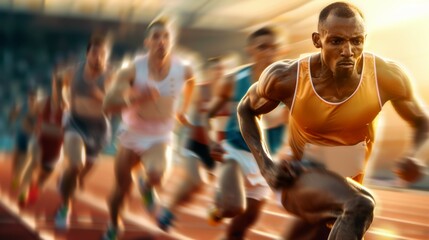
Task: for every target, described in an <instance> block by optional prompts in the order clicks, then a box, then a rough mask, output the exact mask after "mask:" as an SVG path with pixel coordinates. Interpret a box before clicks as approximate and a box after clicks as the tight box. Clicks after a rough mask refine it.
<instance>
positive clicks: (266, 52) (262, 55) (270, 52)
mask: <svg viewBox="0 0 429 240" xmlns="http://www.w3.org/2000/svg"><path fill="white" fill-rule="evenodd" d="M249 52H250V55H251V57H252V58H253V61H255V62H256V63H266V64H271V63H273V62H274V61H275V60H276V57H277V43H276V38H275V36H273V35H262V36H258V37H256V38H254V39H252V40H251V42H250V44H249Z"/></svg>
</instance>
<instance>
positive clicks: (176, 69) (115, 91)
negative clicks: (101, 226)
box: [103, 20, 194, 239]
mask: <svg viewBox="0 0 429 240" xmlns="http://www.w3.org/2000/svg"><path fill="white" fill-rule="evenodd" d="M171 34H172V33H171V29H170V25H169V23H168V22H167V21H164V20H157V21H154V22H153V23H152V24H150V25H149V27H148V29H147V36H146V39H145V46H146V47H147V48H148V53H147V55H144V56H141V57H138V58H136V60H135V62H134V64H132V65H131V66H130V67H129V68H127V69H124V70H122V71H121V72H120V73H119V74H118V77H117V79H116V81H115V82H114V83H113V87H112V88H111V89H110V91H109V92H108V94H107V96H106V98H105V101H104V109H105V111H109V112H111V111H114V110H122V125H121V127H120V130H119V137H118V138H119V151H118V154H117V157H116V161H115V176H116V186H115V189H114V191H113V193H112V196H111V199H110V202H109V208H110V217H111V222H110V225H109V228H108V230H107V231H106V233H105V234H104V236H103V239H117V235H118V226H119V212H120V210H121V207H122V205H123V200H124V197H125V196H126V195H127V194H128V193H129V190H130V187H131V183H132V178H131V172H132V170H133V168H135V167H137V166H138V165H140V163H141V164H143V166H144V170H145V171H144V172H143V173H142V174H139V177H138V184H139V190H140V192H141V194H142V198H143V203H144V205H145V208H146V210H148V212H149V213H151V214H154V211H155V193H154V190H153V187H154V186H157V185H160V183H161V179H162V177H163V175H164V170H165V167H166V150H167V147H168V146H169V144H170V141H171V137H172V133H173V128H174V122H175V117H174V116H175V115H176V117H177V120H178V121H179V122H180V123H182V124H185V125H186V124H188V122H187V120H186V117H185V114H184V113H185V112H186V111H187V108H188V106H189V104H190V100H191V95H192V90H193V86H194V78H193V74H192V71H191V69H190V67H188V66H186V65H185V64H184V63H183V62H182V61H181V59H180V58H178V57H177V56H175V55H172V54H171V46H172V44H171V43H172V41H171V40H172V35H171ZM181 95H183V96H185V98H184V100H183V104H182V106H181V107H180V108H179V109H176V105H177V103H178V100H179V97H180V96H181ZM176 113H177V114H176Z"/></svg>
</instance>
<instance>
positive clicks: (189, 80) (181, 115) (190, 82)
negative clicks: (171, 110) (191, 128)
mask: <svg viewBox="0 0 429 240" xmlns="http://www.w3.org/2000/svg"><path fill="white" fill-rule="evenodd" d="M194 86H195V77H194V74H193V72H192V69H191V67H189V66H186V68H185V86H184V87H183V92H182V93H183V96H184V99H183V103H182V106H181V107H180V109H179V111H178V113H177V115H176V117H177V120H178V121H179V122H180V123H181V124H183V125H190V123H189V121H188V120H187V119H186V112H187V111H188V109H189V105H190V104H191V101H192V98H193V96H192V93H193V91H194Z"/></svg>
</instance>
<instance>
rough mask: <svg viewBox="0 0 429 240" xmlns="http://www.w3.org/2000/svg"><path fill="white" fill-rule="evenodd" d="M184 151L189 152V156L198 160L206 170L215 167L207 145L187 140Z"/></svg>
mask: <svg viewBox="0 0 429 240" xmlns="http://www.w3.org/2000/svg"><path fill="white" fill-rule="evenodd" d="M185 149H187V150H189V151H190V152H191V153H192V154H191V155H194V156H196V157H197V158H198V159H200V160H201V162H202V163H203V164H204V166H205V167H206V168H207V169H209V170H211V169H213V168H214V167H215V166H216V162H215V160H213V158H212V157H211V156H210V148H209V146H208V145H207V144H202V143H200V142H197V141H195V140H192V139H188V140H187V141H186V144H185Z"/></svg>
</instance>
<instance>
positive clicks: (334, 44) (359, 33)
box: [313, 15, 366, 77]
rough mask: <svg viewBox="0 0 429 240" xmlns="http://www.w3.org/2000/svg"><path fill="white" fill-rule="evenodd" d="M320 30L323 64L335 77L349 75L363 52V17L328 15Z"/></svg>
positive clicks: (354, 69) (353, 70)
mask: <svg viewBox="0 0 429 240" xmlns="http://www.w3.org/2000/svg"><path fill="white" fill-rule="evenodd" d="M320 31H321V32H320V33H319V34H320V35H319V38H320V40H319V44H320V48H321V54H322V59H323V61H324V63H325V65H326V66H328V67H329V69H330V70H331V71H332V73H333V75H334V76H336V77H350V76H351V75H352V74H353V73H354V72H355V71H356V65H357V62H358V61H359V60H360V59H361V57H362V53H363V47H364V42H365V37H366V35H365V24H364V22H363V19H362V18H361V17H360V16H355V17H352V18H342V17H337V16H335V15H330V16H328V18H327V19H326V21H325V23H324V24H323V25H322V27H321V29H320ZM316 38H317V36H316ZM314 40H315V39H314V37H313V41H314ZM316 41H317V40H316ZM315 45H317V44H315Z"/></svg>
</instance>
